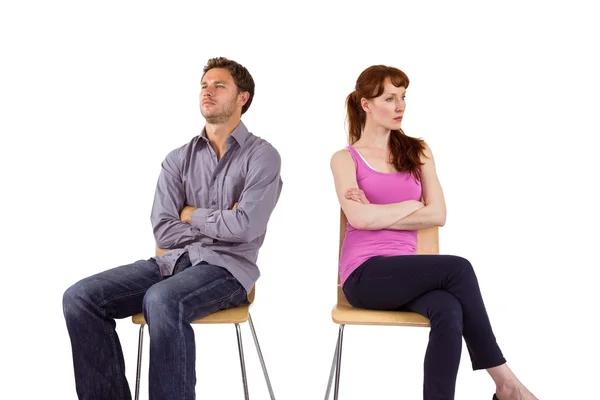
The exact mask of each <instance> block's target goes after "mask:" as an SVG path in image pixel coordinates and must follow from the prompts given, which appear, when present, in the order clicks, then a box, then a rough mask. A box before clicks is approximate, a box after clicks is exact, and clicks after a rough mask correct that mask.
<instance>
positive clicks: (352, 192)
mask: <svg viewBox="0 0 600 400" xmlns="http://www.w3.org/2000/svg"><path fill="white" fill-rule="evenodd" d="M344 196H345V197H346V198H347V199H348V200H352V201H355V202H357V203H362V204H371V202H370V201H369V199H367V196H366V195H365V192H364V191H362V190H361V189H359V188H351V189H348V190H346V193H345V194H344Z"/></svg>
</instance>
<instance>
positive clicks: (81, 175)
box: [0, 1, 600, 400]
mask: <svg viewBox="0 0 600 400" xmlns="http://www.w3.org/2000/svg"><path fill="white" fill-rule="evenodd" d="M248 3H252V4H248ZM407 3H408V2H403V1H394V2H379V1H368V2H345V3H339V4H338V5H335V6H333V5H330V2H326V1H321V2H317V3H312V2H306V1H304V2H299V3H296V4H293V5H290V4H287V3H286V2H282V3H280V4H273V5H261V4H259V3H258V2H243V3H242V2H240V3H235V2H219V1H213V2H210V3H209V2H193V3H192V2H190V3H184V2H180V3H177V4H172V3H169V4H167V2H162V3H159V2H141V1H128V2H115V1H104V2H82V1H78V2H75V1H73V2H65V1H52V2H42V1H39V2H27V1H20V2H16V1H15V2H11V3H9V2H6V3H3V4H2V6H0V34H1V44H0V46H1V47H0V54H1V57H2V61H1V65H0V68H1V69H2V72H1V74H0V84H1V87H0V96H1V99H0V101H1V103H0V113H1V114H0V115H1V118H0V124H1V127H0V128H1V131H0V132H1V138H2V139H1V140H2V143H1V147H0V148H1V154H0V162H1V170H0V171H1V173H2V187H3V189H2V200H1V201H2V205H1V210H2V224H1V226H2V228H1V229H2V232H1V235H2V237H1V243H2V244H3V256H2V262H1V264H0V265H1V267H2V271H3V272H2V290H1V291H0V296H1V305H2V310H3V312H2V318H1V321H2V322H1V324H2V327H1V332H2V337H3V339H2V352H1V355H0V360H1V361H0V362H1V364H2V370H3V371H4V372H2V375H1V378H0V379H1V380H2V383H1V385H0V398H2V399H38V398H49V399H64V400H68V399H75V398H76V394H75V386H74V379H73V372H72V361H71V353H70V351H71V350H70V344H69V339H68V336H67V330H66V328H65V324H64V319H63V316H62V306H61V300H62V294H63V292H64V290H65V289H66V288H67V287H68V286H70V285H71V284H72V283H74V282H75V281H77V280H79V279H81V278H83V277H86V276H88V275H91V274H93V273H96V272H99V271H102V270H105V269H108V268H111V267H114V266H117V265H122V264H126V263H129V262H133V261H135V260H137V259H140V258H148V257H149V256H151V255H152V253H153V249H154V241H153V237H152V233H151V226H150V222H149V215H150V208H151V205H152V199H153V194H154V188H155V184H156V179H157V177H158V173H159V168H160V163H161V161H162V159H163V158H164V156H165V155H166V154H167V153H168V152H169V151H170V150H171V149H173V148H175V147H178V146H180V145H182V144H184V143H186V142H188V141H189V140H190V139H191V138H192V137H193V136H194V135H197V134H198V133H199V132H200V129H201V128H202V126H203V125H202V124H203V119H202V117H201V115H200V113H199V110H198V100H197V98H198V92H199V80H200V77H201V70H202V67H203V66H204V65H205V63H206V61H207V60H208V59H209V58H211V57H215V56H226V57H229V58H232V59H234V60H236V61H239V62H240V63H242V64H244V65H245V66H246V67H247V68H248V69H249V70H250V72H251V73H252V75H253V76H254V79H255V81H256V97H255V99H254V103H253V104H252V106H251V108H250V110H249V112H248V113H247V114H246V115H245V116H244V118H243V120H244V122H245V123H246V125H247V126H248V127H249V129H250V130H251V131H252V132H253V133H255V134H256V135H258V136H261V137H263V138H265V139H267V140H268V141H270V142H271V143H272V144H273V145H274V146H275V147H276V148H277V149H278V150H279V152H280V153H281V156H282V159H283V167H282V176H283V179H284V188H283V193H282V195H281V198H280V202H279V204H278V205H277V208H276V210H275V212H274V214H273V216H272V219H271V221H270V225H269V230H268V234H267V239H266V241H265V244H264V246H263V248H262V250H261V253H260V257H259V264H260V267H261V271H262V277H261V279H260V280H259V283H258V286H257V297H256V302H255V304H254V305H253V307H252V315H253V318H254V323H255V326H256V328H257V331H258V335H259V339H260V341H261V345H262V349H263V352H264V354H265V358H266V363H267V366H268V368H269V372H270V375H271V379H272V382H273V387H274V390H275V394H276V396H277V398H278V399H282V400H286V399H302V400H305V399H317V398H322V397H323V395H324V391H325V387H326V381H327V377H328V374H329V368H330V365H331V360H332V356H333V351H334V344H335V340H336V337H337V326H336V325H335V324H334V323H333V322H332V321H331V317H330V311H331V308H332V306H333V304H334V302H335V293H336V292H335V285H336V263H337V251H338V248H337V246H338V216H339V213H338V204H337V200H336V198H335V194H334V189H333V179H332V178H331V172H330V169H329V159H330V156H331V155H332V154H333V153H334V152H335V151H336V150H338V149H340V148H342V147H343V146H344V145H345V144H346V142H345V140H346V133H345V128H344V119H345V108H344V100H345V97H346V95H347V94H348V93H350V92H351V91H352V90H353V86H354V83H355V80H356V78H357V77H358V75H359V74H360V72H361V71H362V70H363V69H365V68H366V67H368V66H370V65H373V64H387V65H393V66H395V67H398V68H400V69H402V70H404V71H405V72H406V73H407V74H408V76H409V78H410V79H411V84H410V87H409V88H408V97H407V104H408V106H407V111H406V117H405V120H404V124H403V128H404V130H405V132H406V133H407V134H409V135H411V136H416V137H422V138H424V139H425V140H426V141H427V142H428V143H429V144H430V146H431V148H432V149H433V152H434V156H435V158H436V162H437V167H438V174H439V177H440V180H441V182H442V186H443V188H444V191H445V195H446V200H447V206H448V219H447V224H446V226H445V227H444V228H442V229H441V233H440V243H441V251H442V253H446V254H458V255H462V256H464V257H466V258H468V259H469V260H471V262H472V263H473V265H474V266H475V268H476V271H477V274H478V277H479V280H480V285H481V288H482V291H483V295H484V300H485V302H486V305H487V308H488V313H489V315H490V318H491V321H492V325H493V327H494V330H495V333H496V336H497V339H498V342H499V344H500V346H501V348H502V350H503V352H504V354H505V356H506V358H507V359H508V361H509V366H510V367H511V368H512V369H513V370H514V371H515V372H516V373H517V375H518V376H519V377H520V378H521V380H522V381H523V382H524V383H525V384H526V385H528V386H529V387H530V388H531V389H532V390H533V391H534V393H536V394H537V395H538V397H540V398H541V399H544V400H548V399H560V400H564V399H591V398H600V397H599V396H600V395H598V383H597V380H598V374H599V373H600V368H599V367H598V357H599V356H600V354H599V353H600V352H599V345H598V327H599V324H598V308H599V307H598V306H599V305H600V304H599V303H600V302H599V300H598V289H597V286H598V285H597V283H596V281H595V280H594V279H593V278H592V276H593V275H595V274H596V272H597V271H596V270H597V269H598V267H599V264H600V263H599V261H598V256H597V255H596V252H595V251H594V250H595V249H596V248H597V246H598V223H599V222H600V221H599V219H600V218H599V214H598V203H599V201H600V198H599V197H598V195H597V194H596V193H595V192H596V187H597V181H598V172H599V168H598V163H597V156H598V151H597V147H596V145H594V144H593V142H594V141H595V139H596V138H595V136H596V135H598V133H600V129H599V126H600V124H599V123H598V111H597V110H598V107H599V106H600V103H599V100H598V89H599V86H600V85H599V83H600V80H599V78H598V76H599V74H598V71H599V70H600V63H599V62H598V59H597V57H598V41H597V39H594V37H598V36H599V35H600V28H598V24H597V17H596V16H594V12H593V11H592V7H591V6H590V5H586V4H585V3H583V2H573V1H569V2H567V1H562V2H544V3H542V2H540V3H539V4H537V3H533V2H526V1H523V2H515V3H509V2H496V3H495V4H494V5H491V4H489V2H486V5H483V2H479V3H473V4H466V3H461V2H439V3H432V2H427V3H425V2H421V3H422V5H419V6H415V5H409V4H407ZM410 3H413V2H410ZM589 3H592V2H589ZM283 4H285V5H283ZM342 4H343V5H342ZM117 329H118V333H119V335H120V338H121V341H122V346H123V349H124V352H125V357H126V363H127V368H128V369H127V377H128V379H129V382H130V385H131V387H132V389H133V386H134V376H135V356H136V345H137V327H136V326H134V325H132V323H131V321H130V320H129V319H125V320H121V321H119V322H118V326H117ZM242 329H243V332H244V339H245V350H246V365H247V369H248V374H249V376H248V379H249V386H250V394H251V398H253V399H266V398H268V393H267V390H266V386H265V384H264V381H263V378H262V372H261V369H260V364H259V363H258V359H257V357H256V352H255V349H254V347H253V343H252V339H251V336H250V333H249V328H248V326H247V324H245V325H243V326H242ZM195 332H196V339H197V345H198V349H197V351H198V360H197V370H198V385H197V393H198V398H202V399H238V398H239V399H241V398H243V393H242V386H241V378H240V368H239V361H238V356H237V347H236V339H235V329H234V328H233V326H219V327H216V326H199V327H196V328H195ZM427 335H428V331H427V330H425V329H416V328H413V329H411V328H392V327H389V328H386V327H353V326H349V327H347V328H346V332H345V341H344V352H343V366H342V378H341V398H343V399H345V400H350V399H365V398H371V399H375V398H376V399H389V398H402V399H418V398H420V396H421V385H422V362H423V355H424V351H425V347H426V344H427ZM146 340H148V337H147V336H146ZM147 344H148V342H147V341H146V353H145V357H146V358H145V364H144V366H145V370H146V371H145V372H144V377H143V385H144V391H143V397H142V398H147V391H146V390H145V388H146V387H147V383H148V381H147V367H148V357H147V356H148V354H147ZM493 391H494V386H493V383H492V381H491V379H490V378H489V377H488V376H487V374H486V373H485V372H483V371H478V372H472V371H471V368H470V361H469V357H468V353H467V351H466V348H464V349H463V358H462V361H461V366H460V370H459V375H458V382H457V389H456V398H457V399H467V400H469V399H474V400H475V399H482V398H491V395H492V393H493Z"/></svg>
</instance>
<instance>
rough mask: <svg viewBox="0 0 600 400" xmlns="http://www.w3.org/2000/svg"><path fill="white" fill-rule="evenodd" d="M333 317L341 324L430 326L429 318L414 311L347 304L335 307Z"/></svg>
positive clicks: (334, 320)
mask: <svg viewBox="0 0 600 400" xmlns="http://www.w3.org/2000/svg"><path fill="white" fill-rule="evenodd" d="M331 317H332V318H333V322H335V323H336V324H341V325H385V326H421V327H428V326H429V320H428V319H427V318H425V317H424V316H422V315H420V314H417V313H414V312H406V311H378V310H365V309H362V308H354V307H352V306H350V305H345V304H338V305H336V306H335V307H333V310H332V311H331Z"/></svg>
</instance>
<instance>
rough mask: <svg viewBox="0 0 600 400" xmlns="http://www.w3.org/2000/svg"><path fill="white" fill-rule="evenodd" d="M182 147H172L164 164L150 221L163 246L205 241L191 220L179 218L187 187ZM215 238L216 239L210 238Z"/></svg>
mask: <svg viewBox="0 0 600 400" xmlns="http://www.w3.org/2000/svg"><path fill="white" fill-rule="evenodd" d="M180 150H181V149H175V150H173V151H171V152H170V153H169V154H168V155H167V157H166V158H165V160H164V161H163V162H162V164H161V171H160V175H159V177H158V183H157V185H156V192H155V195H154V203H153V205H152V213H151V216H150V221H151V222H152V229H153V232H154V239H155V240H156V245H157V246H158V247H160V248H162V249H174V248H180V247H184V246H186V245H187V244H190V243H193V242H198V241H202V239H203V237H204V235H202V234H201V233H200V232H199V231H198V230H197V229H194V228H193V227H192V226H190V224H187V223H185V222H182V221H181V220H180V219H179V213H180V211H181V210H182V209H183V207H184V206H185V201H186V197H185V190H184V187H183V181H182V179H181V176H182V170H181V167H182V163H183V162H182V161H183V160H182V158H181V156H180ZM210 241H211V242H212V239H211V240H210Z"/></svg>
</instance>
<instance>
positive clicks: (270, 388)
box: [248, 313, 275, 400]
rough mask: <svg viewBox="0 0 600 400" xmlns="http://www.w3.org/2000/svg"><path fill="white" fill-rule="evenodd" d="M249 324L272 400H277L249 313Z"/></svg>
mask: <svg viewBox="0 0 600 400" xmlns="http://www.w3.org/2000/svg"><path fill="white" fill-rule="evenodd" d="M248 323H249V324H250V331H251V332H252V337H253V338H254V344H255V345H256V352H257V353H258V358H259V359H260V365H261V367H262V370H263V374H264V375H265V380H266V381H267V387H268V388H269V395H270V396H271V400H275V395H274V394H273V387H272V386H271V380H270V379H269V374H268V373H267V366H266V365H265V360H264V359H263V354H262V351H261V350H260V345H259V344H258V338H257V336H256V331H255V330H254V324H253V323H252V317H251V316H250V313H248Z"/></svg>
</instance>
